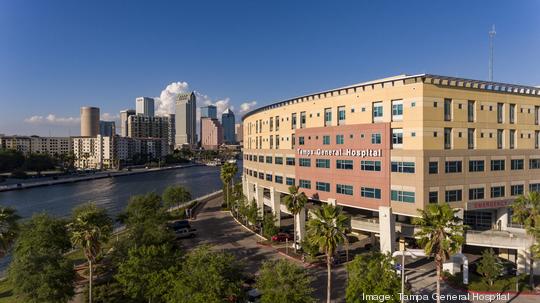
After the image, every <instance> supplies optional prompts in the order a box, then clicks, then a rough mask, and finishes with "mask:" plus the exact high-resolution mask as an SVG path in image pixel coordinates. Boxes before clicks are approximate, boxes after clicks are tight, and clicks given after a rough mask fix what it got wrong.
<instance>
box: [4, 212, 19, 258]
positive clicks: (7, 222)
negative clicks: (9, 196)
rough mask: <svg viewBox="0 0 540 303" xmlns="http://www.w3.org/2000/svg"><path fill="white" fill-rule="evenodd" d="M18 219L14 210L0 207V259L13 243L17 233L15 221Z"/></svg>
mask: <svg viewBox="0 0 540 303" xmlns="http://www.w3.org/2000/svg"><path fill="white" fill-rule="evenodd" d="M20 218H21V217H19V216H18V215H17V211H16V210H15V209H13V208H10V207H2V206H0V258H3V257H5V256H6V254H7V252H8V250H9V249H10V248H11V245H12V244H13V242H15V239H16V238H17V234H18V232H19V225H18V224H17V221H18V220H19V219H20Z"/></svg>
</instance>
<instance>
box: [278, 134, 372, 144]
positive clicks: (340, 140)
mask: <svg viewBox="0 0 540 303" xmlns="http://www.w3.org/2000/svg"><path fill="white" fill-rule="evenodd" d="M364 137H365V135H364V134H360V138H362V139H363V138H364ZM270 138H272V136H270ZM349 139H354V134H349ZM307 140H311V136H308V137H307ZM315 140H319V136H315ZM335 140H336V141H335V142H336V144H337V145H341V144H345V135H341V134H340V135H336V136H335ZM305 142H306V138H305V137H303V136H302V137H298V145H304V144H305ZM381 142H382V135H381V134H380V133H372V134H371V144H381ZM322 144H323V145H330V144H332V142H331V137H330V136H329V135H323V136H322ZM293 145H294V143H293Z"/></svg>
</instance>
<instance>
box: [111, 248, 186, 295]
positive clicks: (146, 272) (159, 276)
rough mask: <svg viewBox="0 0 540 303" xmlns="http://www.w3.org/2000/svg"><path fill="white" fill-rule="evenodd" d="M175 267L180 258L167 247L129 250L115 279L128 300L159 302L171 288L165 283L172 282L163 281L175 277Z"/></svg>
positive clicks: (174, 251) (168, 280) (175, 251)
mask: <svg viewBox="0 0 540 303" xmlns="http://www.w3.org/2000/svg"><path fill="white" fill-rule="evenodd" d="M179 263H180V254H179V253H178V251H177V250H175V249H174V248H173V247H172V246H171V245H168V244H162V245H159V246H157V245H150V246H139V247H132V248H130V249H129V253H128V257H127V259H126V260H124V261H123V262H122V263H121V264H120V265H119V267H118V273H117V274H116V275H115V279H116V280H117V281H118V282H119V283H120V284H121V285H122V286H123V287H124V292H125V294H126V295H128V296H129V297H130V298H132V299H138V300H141V299H144V300H147V301H148V302H163V300H164V299H163V298H164V295H165V293H166V292H167V291H168V289H169V288H170V287H172V285H171V284H169V282H171V281H173V280H171V279H167V278H166V277H170V276H171V275H176V274H175V273H177V272H178V268H177V265H178V264H179ZM171 283H172V282H171Z"/></svg>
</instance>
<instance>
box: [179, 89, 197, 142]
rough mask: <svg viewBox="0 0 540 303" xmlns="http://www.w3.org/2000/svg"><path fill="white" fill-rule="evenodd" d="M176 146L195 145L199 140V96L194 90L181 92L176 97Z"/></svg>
mask: <svg viewBox="0 0 540 303" xmlns="http://www.w3.org/2000/svg"><path fill="white" fill-rule="evenodd" d="M175 107H176V112H175V113H176V117H175V118H176V139H175V147H177V148H182V147H183V146H188V147H190V148H193V147H195V145H196V142H197V128H196V127H197V122H196V120H197V117H196V108H197V97H196V96H195V93H194V92H191V93H185V94H180V95H178V97H177V98H176V104H175Z"/></svg>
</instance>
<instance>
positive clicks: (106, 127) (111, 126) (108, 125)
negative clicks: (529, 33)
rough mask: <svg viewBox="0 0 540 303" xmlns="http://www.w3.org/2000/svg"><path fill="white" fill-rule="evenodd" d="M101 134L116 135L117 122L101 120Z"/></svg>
mask: <svg viewBox="0 0 540 303" xmlns="http://www.w3.org/2000/svg"><path fill="white" fill-rule="evenodd" d="M99 134H100V135H102V136H109V137H112V136H115V135H116V123H114V121H99Z"/></svg>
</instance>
